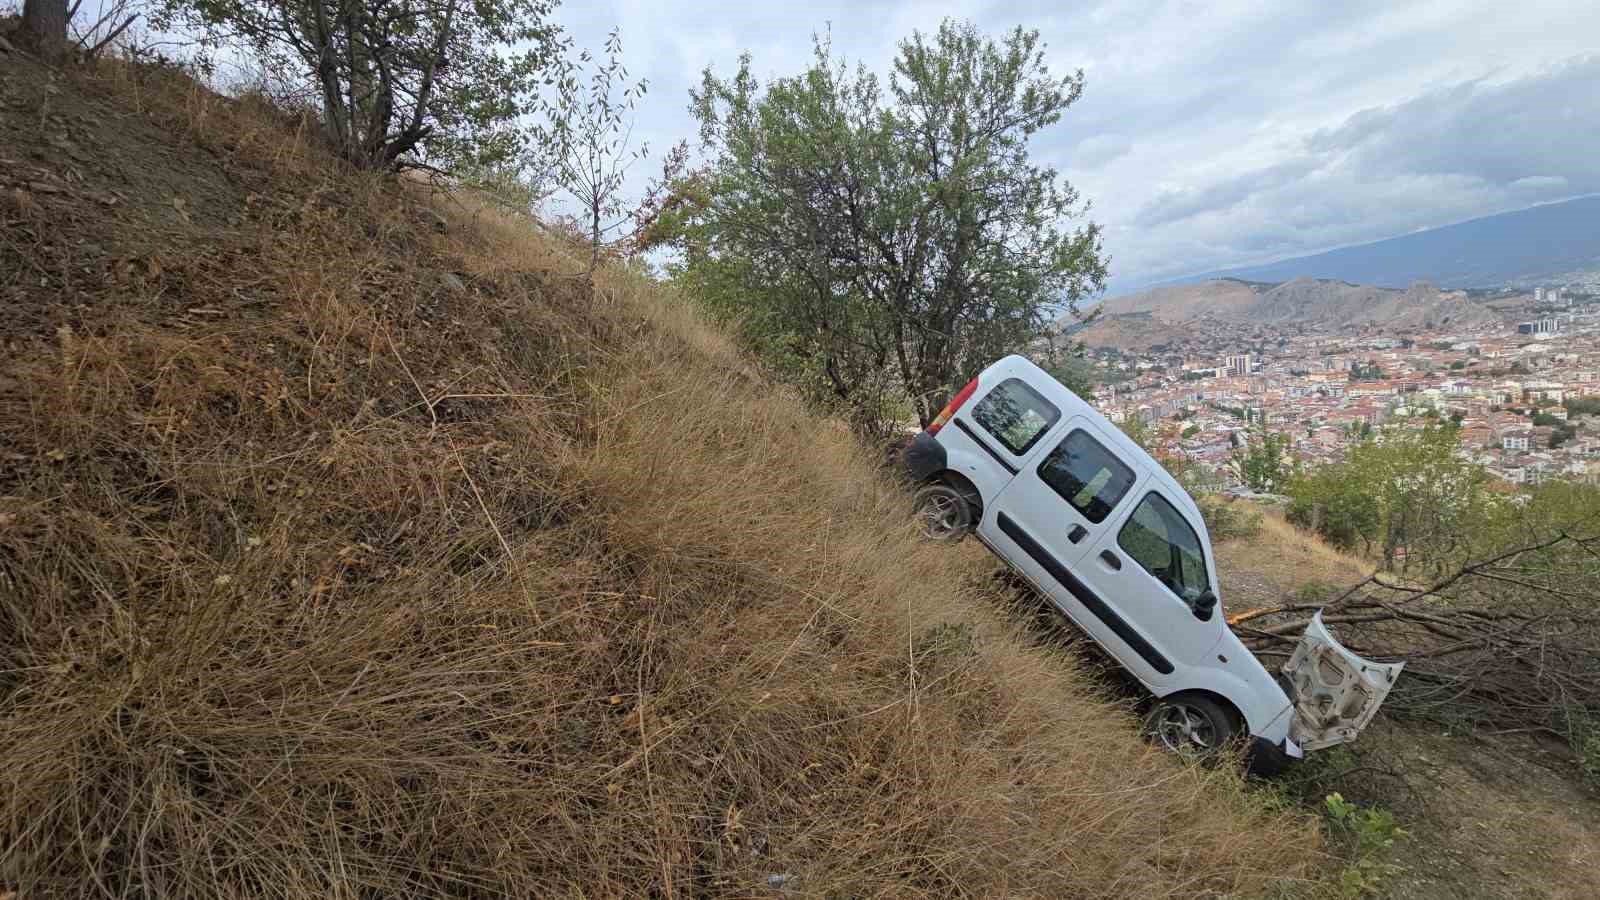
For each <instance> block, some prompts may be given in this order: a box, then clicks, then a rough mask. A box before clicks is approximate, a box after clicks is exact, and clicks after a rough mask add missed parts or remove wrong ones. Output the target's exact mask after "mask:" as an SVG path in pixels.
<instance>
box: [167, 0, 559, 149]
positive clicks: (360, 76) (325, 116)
mask: <svg viewBox="0 0 1600 900" xmlns="http://www.w3.org/2000/svg"><path fill="white" fill-rule="evenodd" d="M160 5H161V9H162V17H161V18H160V19H158V24H165V25H169V26H170V25H172V24H174V23H181V24H184V25H187V26H189V27H192V28H195V29H197V30H199V31H200V32H201V33H203V34H204V35H205V36H206V38H207V39H208V40H210V41H213V42H220V43H232V44H235V45H240V46H242V47H244V48H245V49H246V50H248V51H250V52H252V53H253V54H254V55H256V56H257V57H258V58H259V60H260V61H261V63H262V64H263V65H264V66H265V67H266V68H267V70H268V71H269V72H270V73H272V74H273V75H274V76H275V77H281V78H282V79H284V80H285V81H287V82H288V83H290V84H292V85H297V86H299V85H304V86H305V87H306V88H308V89H309V91H310V92H312V93H313V94H314V95H315V96H316V98H317V102H318V105H319V107H320V111H321V114H322V115H321V117H322V124H323V128H324V130H325V132H326V134H327V137H328V140H329V142H330V143H331V144H332V145H333V146H334V147H335V148H337V149H338V150H339V152H340V153H341V154H342V155H343V156H344V157H345V158H346V159H348V160H349V161H351V162H352V163H355V164H356V165H359V166H363V167H369V168H382V167H385V166H391V165H394V164H395V163H396V162H397V161H398V160H400V158H401V157H402V156H404V155H407V154H412V155H416V156H419V157H422V158H425V159H427V160H429V161H431V162H434V163H437V164H443V165H454V164H470V165H475V166H492V165H495V164H499V163H504V162H505V161H507V160H514V159H515V158H516V157H517V155H518V153H519V151H520V150H521V148H522V146H523V143H524V141H525V136H524V133H523V132H522V130H521V129H519V128H518V127H517V121H516V120H517V118H518V117H519V116H520V115H522V114H523V113H524V112H527V111H529V110H531V109H532V108H533V106H534V101H535V99H536V94H535V92H536V90H537V89H538V88H539V87H540V86H541V84H543V83H544V82H545V81H546V80H548V79H547V76H546V74H545V71H544V70H545V68H546V67H547V66H548V65H549V64H550V62H551V61H552V60H553V59H554V58H556V56H557V55H558V54H559V53H560V51H561V49H562V44H561V41H560V37H559V36H560V29H559V28H557V27H556V26H555V25H552V24H549V23H548V22H547V21H546V20H547V19H548V17H549V15H550V13H551V11H552V10H553V9H554V8H555V5H556V3H555V0H160Z"/></svg>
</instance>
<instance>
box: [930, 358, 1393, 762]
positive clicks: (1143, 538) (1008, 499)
mask: <svg viewBox="0 0 1600 900" xmlns="http://www.w3.org/2000/svg"><path fill="white" fill-rule="evenodd" d="M901 461H902V466H903V467H904V469H905V471H906V473H907V474H908V475H909V476H910V477H911V478H912V479H913V480H914V481H915V483H916V484H917V485H918V486H919V490H918V491H917V501H916V502H917V510H918V513H919V514H920V515H921V517H922V521H923V523H924V528H925V529H926V532H927V533H928V534H929V536H931V537H935V538H940V539H946V540H959V539H960V538H962V537H964V536H966V535H967V534H974V535H976V536H977V538H978V539H979V540H980V541H982V542H983V543H984V544H985V545H986V546H988V548H989V549H990V550H992V551H993V552H994V553H995V555H997V556H999V557H1000V558H1001V559H1003V560H1005V561H1006V562H1007V563H1009V564H1010V565H1011V566H1012V567H1013V568H1015V569H1016V570H1017V571H1018V572H1020V573H1021V574H1022V575H1024V576H1026V577H1027V579H1028V580H1029V581H1031V582H1032V583H1033V584H1034V586H1035V587H1037V588H1038V589H1039V590H1040V591H1041V592H1042V593H1044V594H1045V596H1047V597H1049V598H1050V599H1051V600H1052V601H1054V603H1055V604H1056V606H1058V607H1060V608H1061V610H1062V611H1063V612H1065V613H1066V614H1067V616H1068V617H1069V618H1071V619H1072V621H1073V622H1074V623H1076V624H1077V625H1078V627H1079V628H1081V629H1082V630H1083V631H1085V632H1087V633H1088V634H1089V636H1090V637H1092V638H1094V639H1095V641H1097V642H1098V643H1099V644H1100V645H1101V646H1102V647H1104V648H1105V649H1106V651H1107V652H1109V653H1110V654H1111V656H1113V657H1114V658H1115V659H1116V660H1117V661H1118V662H1119V663H1121V664H1122V665H1123V666H1124V667H1125V668H1126V669H1127V670H1128V671H1129V672H1130V673H1132V674H1133V676H1134V677H1135V678H1137V679H1138V680H1139V681H1140V682H1142V683H1143V685H1144V686H1145V687H1146V688H1148V689H1149V690H1150V692H1151V693H1152V694H1154V695H1155V697H1156V698H1158V699H1157V701H1156V704H1155V708H1154V709H1153V710H1152V712H1151V714H1150V716H1149V718H1148V719H1147V720H1146V727H1147V729H1148V731H1149V733H1150V734H1151V736H1152V737H1154V738H1155V739H1156V740H1158V741H1160V742H1161V743H1162V744H1163V745H1164V746H1166V747H1168V748H1170V749H1173V750H1183V751H1194V752H1197V753H1201V754H1204V753H1207V752H1210V751H1213V750H1215V749H1217V748H1218V747H1221V746H1222V745H1223V744H1225V743H1227V742H1228V741H1229V740H1231V739H1232V738H1234V737H1235V736H1240V735H1242V734H1248V735H1250V736H1251V739H1252V741H1251V743H1252V746H1251V756H1252V760H1253V763H1254V765H1255V767H1256V768H1257V769H1258V770H1261V771H1272V770H1276V769H1277V768H1279V767H1281V766H1282V765H1283V764H1284V763H1286V762H1287V761H1288V760H1291V759H1297V758H1299V757H1301V756H1302V755H1303V753H1304V751H1306V750H1315V749H1318V748H1321V747H1327V746H1331V745H1334V744H1341V743H1345V742H1347V741H1351V740H1354V739H1355V737H1356V735H1357V734H1358V733H1359V732H1360V731H1361V729H1362V728H1364V727H1365V726H1366V724H1367V722H1369V721H1370V720H1371V719H1372V716H1373V714H1374V713H1376V712H1377V710H1378V705H1379V704H1380V703H1382V702H1383V698H1384V696H1385V695H1387V694H1388V692H1389V689H1390V687H1391V686H1392V685H1393V684H1394V681H1395V678H1396V677H1398V676H1399V674H1400V669H1401V666H1402V665H1403V663H1393V664H1388V665H1383V664H1378V663H1372V662H1368V661H1367V660H1364V659H1362V658H1360V657H1358V656H1356V655H1355V654H1353V653H1351V652H1350V651H1348V650H1346V649H1345V648H1344V647H1342V646H1340V645H1339V643H1338V642H1337V641H1335V640H1334V639H1333V638H1332V636H1331V635H1329V633H1328V632H1327V630H1326V629H1325V628H1324V627H1323V625H1322V621H1321V617H1320V613H1319V614H1318V616H1317V617H1316V618H1314V619H1313V621H1312V624H1311V626H1310V627H1309V628H1308V629H1307V630H1306V633H1305V636H1304V637H1303V638H1302V639H1301V641H1300V644H1299V646H1298V647H1297V648H1296V650H1295V652H1294V654H1293V656H1292V658H1291V659H1290V660H1289V662H1288V663H1287V664H1286V665H1285V666H1284V667H1283V675H1284V678H1283V681H1282V684H1281V685H1280V682H1279V681H1278V680H1277V679H1275V678H1274V677H1273V676H1272V675H1271V674H1269V673H1268V672H1267V670H1266V668H1265V667H1264V666H1262V664H1261V663H1260V662H1259V661H1258V660H1257V659H1256V657H1255V656H1254V655H1253V654H1251V653H1250V651H1249V650H1247V649H1245V647H1244V645H1243V644H1242V643H1241V642H1240V641H1239V638H1238V636H1237V635H1235V634H1234V633H1233V632H1232V630H1230V629H1229V628H1228V626H1227V623H1226V622H1225V620H1224V618H1223V614H1222V609H1221V604H1220V603H1219V602H1218V599H1217V598H1218V591H1217V572H1216V562H1215V559H1214V557H1213V555H1212V552H1211V541H1210V538H1209V537H1208V535H1207V534H1206V526H1205V522H1204V521H1203V520H1202V519H1201V516H1200V509H1199V507H1198V506H1196V505H1195V502H1194V499H1193V498H1191V497H1190V496H1189V494H1188V492H1187V491H1185V490H1184V489H1183V488H1182V487H1181V486H1180V485H1179V484H1178V482H1177V481H1176V480H1174V479H1173V478H1172V476H1171V475H1169V474H1168V473H1167V471H1166V470H1165V469H1164V468H1162V466H1161V464H1160V463H1158V462H1156V461H1155V460H1154V459H1152V458H1151V457H1150V455H1149V454H1148V453H1146V452H1145V451H1144V450H1143V449H1141V448H1140V447H1139V445H1137V444H1135V443H1134V442H1133V441H1132V440H1131V439H1129V438H1128V436H1127V435H1125V434H1123V433H1122V431H1121V430H1120V429H1118V428H1117V427H1116V426H1115V425H1113V424H1112V423H1111V422H1110V421H1109V420H1107V419H1106V418H1105V417H1104V416H1102V415H1100V414H1099V413H1098V412H1096V411H1095V410H1094V409H1093V408H1091V407H1090V406H1089V405H1088V404H1087V403H1085V402H1084V401H1083V400H1082V399H1080V398H1079V397H1078V396H1077V395H1076V394H1074V393H1072V392H1071V391H1069V390H1067V388H1065V387H1063V386H1062V385H1061V383H1060V382H1058V381H1056V380H1055V379H1054V378H1052V377H1051V376H1050V375H1049V374H1048V373H1046V372H1045V371H1044V370H1043V369H1040V368H1039V367H1038V366H1036V365H1034V364H1033V363H1032V362H1030V361H1028V360H1027V359H1025V358H1023V357H1021V356H1008V357H1006V358H1005V359H1002V360H1000V361H999V362H997V363H995V364H994V365H992V366H990V367H989V368H987V369H985V370H983V372H982V373H981V374H980V375H978V377H977V378H974V379H973V380H972V381H971V382H970V383H969V384H967V386H966V387H964V388H962V389H961V390H960V391H959V392H957V394H956V395H955V396H954V397H952V398H951V400H950V402H949V404H947V405H946V406H945V408H944V410H943V411H942V412H941V413H939V416H938V418H936V419H934V420H933V422H932V423H931V424H930V425H929V426H928V428H927V430H925V431H923V432H922V433H920V434H918V435H917V437H916V438H915V439H914V440H913V441H912V442H911V443H910V444H909V445H907V447H906V449H905V450H904V451H903V452H902V455H901Z"/></svg>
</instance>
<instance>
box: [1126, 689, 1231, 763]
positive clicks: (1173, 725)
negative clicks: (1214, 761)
mask: <svg viewBox="0 0 1600 900" xmlns="http://www.w3.org/2000/svg"><path fill="white" fill-rule="evenodd" d="M1144 730H1145V734H1147V735H1149V736H1150V737H1151V739H1153V740H1154V741H1155V742H1156V743H1158V744H1160V745H1161V746H1162V747H1163V748H1164V749H1167V750H1171V751H1173V752H1175V753H1181V754H1184V755H1186V756H1200V757H1206V756H1211V755H1212V754H1214V753H1216V752H1217V751H1218V750H1220V749H1222V748H1223V747H1224V746H1226V745H1227V743H1228V742H1229V741H1231V740H1233V738H1234V735H1236V734H1237V733H1238V726H1237V725H1236V724H1235V723H1234V719H1233V716H1231V715H1229V714H1228V710H1226V709H1224V708H1223V706H1222V704H1220V703H1218V702H1216V701H1215V700H1212V699H1211V698H1210V697H1205V696H1201V695H1200V694H1174V695H1172V696H1170V697H1163V698H1162V699H1160V700H1157V701H1156V706H1155V709H1152V710H1151V711H1150V715H1149V716H1147V717H1146V718H1145V722H1144Z"/></svg>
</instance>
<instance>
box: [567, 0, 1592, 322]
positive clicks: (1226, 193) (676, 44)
mask: <svg viewBox="0 0 1600 900" xmlns="http://www.w3.org/2000/svg"><path fill="white" fill-rule="evenodd" d="M556 15H557V19H558V20H559V21H560V22H561V24H562V25H564V26H565V27H566V28H567V30H568V31H569V32H570V33H571V34H572V35H573V37H574V38H575V39H576V40H577V41H578V42H579V43H580V44H583V45H586V46H593V47H599V46H600V45H601V44H602V43H603V41H604V37H605V33H606V32H607V31H608V30H610V29H611V28H612V27H615V26H621V28H622V38H623V45H624V57H625V60H626V62H627V64H628V66H629V69H630V70H631V72H632V74H633V75H635V76H641V75H642V76H644V77H647V78H649V79H650V91H649V96H648V97H647V98H646V102H645V104H644V106H643V107H642V108H641V111H640V116H639V122H638V126H637V132H636V133H637V134H638V135H640V136H643V137H644V138H646V139H648V140H649V142H650V145H651V151H652V154H653V155H655V154H659V152H660V151H662V150H665V149H666V148H667V147H669V146H670V145H671V144H673V143H675V142H676V141H678V140H680V139H682V138H692V137H693V136H694V134H695V130H694V123H693V120H692V119H691V117H690V116H689V114H688V111H687V104H688V89H689V87H690V86H691V85H692V84H695V83H697V82H698V79H699V73H700V71H701V70H702V69H704V68H705V67H706V66H711V67H712V68H713V69H715V70H716V71H717V72H718V73H721V74H728V73H731V72H732V70H733V69H734V67H735V65H736V64H737V58H738V55H739V53H740V52H741V51H744V50H748V51H750V52H751V54H753V56H754V62H753V67H754V71H755V72H756V73H757V74H758V75H761V76H763V77H767V78H771V77H779V76H785V75H791V74H794V73H796V72H798V71H800V70H801V69H803V68H804V66H805V65H806V64H807V63H808V61H809V54H810V35H811V33H812V32H813V31H817V30H820V29H824V28H828V27H830V26H831V29H832V34H833V44H834V48H835V50H836V51H837V52H840V53H842V54H843V55H845V56H846V57H848V58H849V59H850V60H852V61H855V60H860V61H864V62H865V63H866V64H867V65H868V66H869V67H871V68H873V69H874V70H876V71H877V72H878V73H879V74H880V75H886V74H887V72H888V69H889V60H890V59H891V58H892V56H893V54H894V51H895V44H896V42H897V41H898V40H900V39H901V38H902V37H904V36H906V35H908V34H910V33H911V32H912V31H913V30H914V29H922V30H924V31H927V30H931V29H933V28H936V27H937V24H938V21H939V19H940V18H942V17H944V16H953V17H957V18H965V19H970V20H972V21H974V22H976V23H977V24H978V25H979V27H980V28H982V29H983V30H985V31H987V32H989V33H991V34H994V35H999V34H1001V33H1002V32H1003V31H1004V30H1005V29H1008V28H1010V27H1012V26H1015V25H1019V24H1020V25H1023V26H1026V27H1029V28H1037V29H1038V30H1039V31H1040V32H1041V33H1042V35H1043V37H1044V40H1045V41H1046V43H1047V44H1048V48H1047V50H1046V56H1047V59H1048V62H1049V64H1050V66H1051V68H1052V71H1059V72H1061V73H1066V72H1070V71H1072V70H1074V69H1079V68H1081V69H1083V71H1084V73H1085V75H1086V76H1087V80H1088V85H1087V88H1086V90H1085V92H1084V96H1083V99H1082V100H1080V101H1079V102H1078V103H1077V104H1076V105H1075V106H1073V107H1072V108H1071V109H1070V110H1068V111H1067V113H1066V115H1065V116H1064V117H1063V118H1062V121H1061V122H1060V123H1059V124H1058V125H1056V126H1055V127H1053V128H1051V129H1050V130H1048V131H1047V132H1044V133H1043V134H1041V135H1040V136H1039V137H1038V138H1037V140H1036V144H1035V153H1036V155H1037V157H1038V158H1040V159H1042V160H1044V161H1047V162H1049V163H1050V164H1052V165H1054V166H1056V167H1057V168H1058V169H1059V170H1060V171H1061V172H1062V174H1063V175H1065V176H1066V177H1067V178H1068V180H1070V181H1071V182H1072V184H1073V185H1074V186H1075V187H1077V188H1078V189H1079V190H1080V191H1081V192H1082V194H1083V195H1084V197H1086V198H1087V199H1089V200H1090V201H1091V202H1092V203H1093V210H1092V212H1091V217H1092V218H1093V219H1094V220H1095V221H1096V222H1099V223H1100V224H1102V225H1103V226H1104V227H1105V246H1106V250H1107V252H1108V253H1109V255H1110V257H1111V273H1112V282H1111V292H1112V293H1116V292H1119V291H1124V290H1128V289H1133V288H1136V287H1138V286H1140V285H1142V284H1145V283H1148V282H1150V281H1154V280H1158V279H1162V278H1168V277H1175V276H1179V275H1183V274H1189V273H1194V272H1200V271H1205V270H1209V269H1215V268H1220V267H1225V266H1232V265H1241V264H1250V263H1257V262H1266V261H1270V260H1275V259H1281V258H1285V257H1289V256H1298V255H1301V254H1304V253H1311V252H1316V251H1319V250H1325V249H1328V248H1331V247H1335V246H1343V245H1347V244H1352V243H1360V242H1362V241H1368V240H1375V239H1378V238H1383V237H1389V236H1392V235H1396V234H1403V233H1405V232H1408V231H1412V230H1416V229H1419V228H1427V227H1431V226H1436V225H1443V224H1448V223H1450V222H1456V221H1460V220H1462V219H1468V218H1472V217H1474V216H1479V215H1487V214H1491V213H1496V212H1502V211H1505V210H1509V209H1517V208H1521V207H1525V206H1530V205H1533V204H1535V203H1541V202H1546V201H1551V200H1557V199H1564V198H1567V197H1571V196H1576V195H1580V194H1586V193H1595V192H1600V55H1596V54H1597V44H1596V38H1597V37H1600V2H1596V0H1518V2H1515V3H1507V2H1504V0H1494V2H1473V0H1455V2H1437V3H1433V2H1354V0H1341V2H1326V0H1316V2H1276V3H1247V2H1214V3H1213V2H1205V3H1201V2H1158V0H1110V2H1083V3H1071V2H1053V3H981V2H967V3H922V2H881V0H855V2H838V0H812V2H801V3H784V4H777V3H759V2H758V3H751V2H748V0H739V2H726V0H724V2H701V3H696V2H691V0H678V2H671V3H663V2H653V3H652V2H629V0H611V2H589V3H585V2H581V0H568V2H567V4H566V5H565V6H563V7H562V8H561V9H560V10H558V12H557V14H556ZM658 165H659V164H658V163H655V162H652V163H651V164H650V165H648V166H641V167H640V168H639V169H638V170H637V171H636V172H635V173H634V174H635V177H636V181H637V184H636V186H635V187H636V188H637V186H638V185H642V182H643V179H644V178H645V176H647V175H648V174H650V172H651V170H655V169H657V168H658Z"/></svg>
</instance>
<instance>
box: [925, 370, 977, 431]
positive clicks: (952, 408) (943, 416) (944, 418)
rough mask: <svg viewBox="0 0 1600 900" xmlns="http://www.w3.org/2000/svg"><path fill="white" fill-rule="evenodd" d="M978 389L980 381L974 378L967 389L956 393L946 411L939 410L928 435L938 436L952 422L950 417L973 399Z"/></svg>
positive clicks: (929, 425)
mask: <svg viewBox="0 0 1600 900" xmlns="http://www.w3.org/2000/svg"><path fill="white" fill-rule="evenodd" d="M977 389H978V379H976V378H974V379H972V380H971V381H969V382H967V386H966V387H964V388H962V389H961V390H959V391H956V395H955V396H954V397H951V398H950V402H949V403H946V404H945V405H944V409H941V410H939V415H937V416H935V417H934V419H933V421H932V422H929V423H928V433H929V434H938V433H939V429H941V428H943V427H944V425H945V423H946V422H948V421H950V417H951V416H953V415H955V414H956V410H958V409H960V408H961V405H962V404H963V403H966V402H967V401H968V400H971V399H972V394H973V392H975V391H976V390H977Z"/></svg>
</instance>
